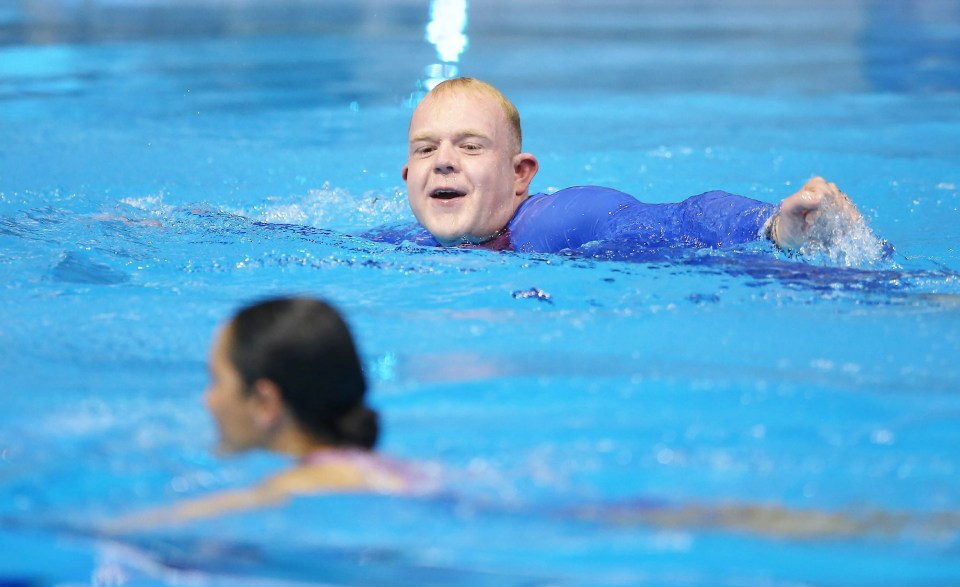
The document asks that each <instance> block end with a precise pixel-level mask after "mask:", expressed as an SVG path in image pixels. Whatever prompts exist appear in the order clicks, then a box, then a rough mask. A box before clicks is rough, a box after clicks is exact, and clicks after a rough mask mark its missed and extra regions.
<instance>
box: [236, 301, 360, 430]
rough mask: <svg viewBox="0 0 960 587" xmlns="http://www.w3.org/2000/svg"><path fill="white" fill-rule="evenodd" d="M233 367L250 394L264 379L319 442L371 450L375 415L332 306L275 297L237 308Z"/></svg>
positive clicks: (346, 330)
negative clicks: (272, 384) (273, 386)
mask: <svg viewBox="0 0 960 587" xmlns="http://www.w3.org/2000/svg"><path fill="white" fill-rule="evenodd" d="M227 349H228V354H229V357H230V361H231V362H232V363H233V365H234V367H236V369H237V371H239V373H240V377H241V378H242V379H243V381H244V383H245V384H246V386H247V388H248V389H250V388H252V386H253V384H254V382H255V381H257V380H258V379H269V380H270V381H273V382H274V383H276V384H277V386H278V387H279V388H280V394H281V396H282V397H283V401H284V403H285V404H286V405H287V408H288V409H289V410H290V412H291V413H292V414H293V417H294V418H296V420H297V422H299V423H300V424H301V425H302V426H303V427H304V428H305V429H306V430H307V431H309V432H310V433H311V434H313V435H314V436H316V437H317V438H318V439H319V440H321V441H323V442H329V443H331V444H334V445H339V446H355V447H360V448H365V449H370V448H373V446H374V445H375V444H376V442H377V435H378V432H379V426H378V417H377V413H376V412H375V411H373V410H372V409H370V408H369V407H367V406H366V405H365V404H364V396H365V395H366V391H367V383H366V379H365V378H364V376H363V369H362V368H361V365H360V358H359V356H358V355H357V349H356V346H355V345H354V342H353V337H352V336H351V335H350V330H349V328H348V327H347V324H346V323H345V322H344V321H343V318H341V317H340V314H339V313H338V312H337V311H336V310H335V309H334V308H333V307H332V306H330V305H329V304H327V303H325V302H323V301H320V300H317V299H312V298H296V297H287V298H275V299H269V300H264V301H261V302H258V303H255V304H253V305H251V306H247V307H245V308H243V309H241V310H240V311H239V312H238V313H237V315H236V316H235V317H234V318H233V320H232V321H231V322H230V325H229V337H228V341H227Z"/></svg>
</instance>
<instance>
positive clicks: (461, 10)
mask: <svg viewBox="0 0 960 587" xmlns="http://www.w3.org/2000/svg"><path fill="white" fill-rule="evenodd" d="M466 28H467V0H432V2H431V3H430V22H428V23H427V35H426V38H427V41H429V42H430V44H432V45H433V46H434V48H436V50H437V58H438V59H439V62H438V63H431V64H430V65H427V66H426V67H424V68H423V79H421V80H419V81H418V82H417V91H416V92H415V93H414V94H413V95H412V96H411V100H410V101H411V104H415V103H416V102H418V101H419V100H420V98H422V97H423V96H424V94H426V93H427V92H429V91H430V90H432V89H433V88H434V87H435V86H436V85H437V84H439V83H440V82H442V81H444V80H448V79H450V78H454V77H457V75H459V73H460V68H459V67H458V66H457V63H458V62H459V61H460V55H461V54H462V53H463V52H464V51H465V50H466V48H467V45H468V44H469V40H468V39H467V35H465V34H464V31H465V30H466Z"/></svg>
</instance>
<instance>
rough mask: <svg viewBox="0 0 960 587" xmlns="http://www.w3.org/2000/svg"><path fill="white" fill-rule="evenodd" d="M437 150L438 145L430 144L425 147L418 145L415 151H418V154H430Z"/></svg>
mask: <svg viewBox="0 0 960 587" xmlns="http://www.w3.org/2000/svg"><path fill="white" fill-rule="evenodd" d="M436 150H437V149H436V147H434V146H433V145H428V146H425V147H417V149H416V150H414V153H416V154H417V155H429V154H430V153H433V152H434V151H436Z"/></svg>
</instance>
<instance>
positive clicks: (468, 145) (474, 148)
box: [462, 143, 482, 152]
mask: <svg viewBox="0 0 960 587" xmlns="http://www.w3.org/2000/svg"><path fill="white" fill-rule="evenodd" d="M462 149H463V150H464V151H471V152H473V151H479V150H480V149H482V147H481V146H480V145H478V144H476V143H465V144H464V145H463V147H462Z"/></svg>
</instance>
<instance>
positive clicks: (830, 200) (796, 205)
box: [767, 177, 862, 251]
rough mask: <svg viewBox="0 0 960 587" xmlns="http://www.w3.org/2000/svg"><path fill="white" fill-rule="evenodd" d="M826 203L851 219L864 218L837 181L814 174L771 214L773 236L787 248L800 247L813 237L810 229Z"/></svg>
mask: <svg viewBox="0 0 960 587" xmlns="http://www.w3.org/2000/svg"><path fill="white" fill-rule="evenodd" d="M825 206H829V207H830V208H831V209H833V210H836V211H837V212H839V214H840V215H841V217H843V219H844V220H845V221H847V222H858V221H860V220H861V218H862V217H861V215H860V211H859V210H857V207H856V206H855V205H854V204H853V201H852V200H851V199H850V197H849V196H847V194H845V193H843V192H841V191H840V188H838V187H837V184H834V183H827V181H826V180H825V179H823V178H822V177H814V178H813V179H811V180H810V181H808V182H807V183H806V184H805V185H804V186H803V187H802V188H800V191H798V192H797V193H795V194H793V195H792V196H790V197H788V198H787V199H785V200H784V201H783V203H781V204H780V212H779V213H777V215H776V216H774V217H773V218H771V220H770V222H771V224H770V225H769V227H768V229H767V234H768V235H769V237H770V240H772V241H773V242H774V244H776V245H777V246H778V247H780V248H781V249H783V250H786V251H796V250H798V249H799V248H800V247H802V246H803V245H805V244H806V243H807V241H808V240H809V239H810V229H811V228H812V227H813V226H814V223H815V222H816V220H817V218H818V217H819V216H820V213H821V212H822V210H823V208H824V207H825Z"/></svg>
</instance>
